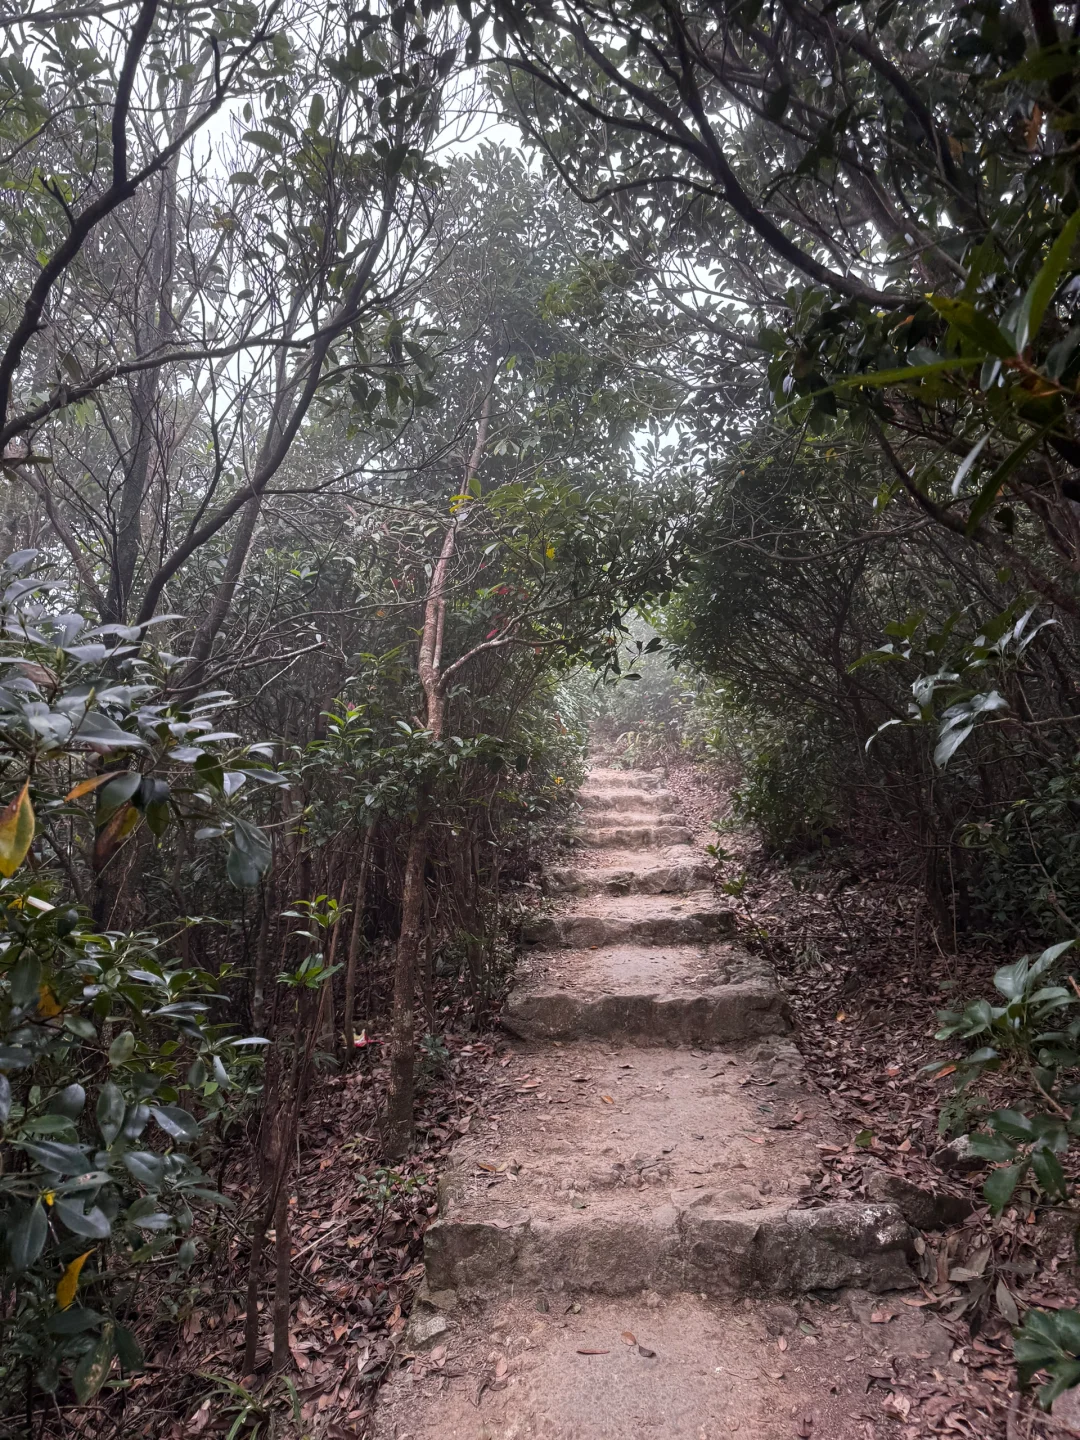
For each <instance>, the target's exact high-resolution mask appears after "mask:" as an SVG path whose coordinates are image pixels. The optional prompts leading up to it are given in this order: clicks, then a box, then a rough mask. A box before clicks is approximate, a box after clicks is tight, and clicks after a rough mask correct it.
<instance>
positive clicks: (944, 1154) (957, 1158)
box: [934, 1135, 986, 1175]
mask: <svg viewBox="0 0 1080 1440" xmlns="http://www.w3.org/2000/svg"><path fill="white" fill-rule="evenodd" d="M934 1160H935V1162H936V1163H937V1164H938V1165H940V1166H941V1168H942V1169H943V1170H956V1171H958V1172H959V1173H960V1174H962V1175H966V1174H968V1173H969V1172H970V1171H972V1170H982V1169H984V1168H985V1166H986V1161H985V1160H984V1159H983V1158H982V1156H981V1155H976V1154H975V1153H974V1151H973V1150H972V1148H971V1136H970V1135H958V1136H957V1137H956V1139H955V1140H950V1141H949V1143H948V1144H947V1145H943V1146H942V1147H941V1149H940V1150H938V1151H936V1152H935V1154H934Z"/></svg>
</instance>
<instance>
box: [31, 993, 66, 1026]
mask: <svg viewBox="0 0 1080 1440" xmlns="http://www.w3.org/2000/svg"><path fill="white" fill-rule="evenodd" d="M37 1008H38V1014H39V1015H40V1016H41V1018H42V1019H43V1020H51V1019H52V1017H53V1016H54V1015H59V1014H60V1011H61V1010H63V1008H64V1007H63V1006H62V1005H61V1004H60V1003H59V1002H58V1001H57V998H56V996H55V995H54V994H53V992H52V990H51V989H50V988H49V986H48V985H42V987H41V989H40V990H39V991H38V1002H37Z"/></svg>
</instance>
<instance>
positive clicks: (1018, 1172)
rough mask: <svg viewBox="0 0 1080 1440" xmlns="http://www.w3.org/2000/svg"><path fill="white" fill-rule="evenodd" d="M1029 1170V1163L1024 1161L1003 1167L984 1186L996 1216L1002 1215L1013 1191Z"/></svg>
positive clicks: (988, 1201) (984, 1192)
mask: <svg viewBox="0 0 1080 1440" xmlns="http://www.w3.org/2000/svg"><path fill="white" fill-rule="evenodd" d="M1027 1168H1028V1162H1027V1161H1026V1160H1023V1161H1021V1163H1020V1164H1019V1165H1006V1166H1003V1167H1002V1169H1000V1170H995V1171H994V1173H993V1174H992V1175H991V1176H989V1177H988V1179H987V1181H986V1184H985V1185H984V1186H983V1194H984V1195H985V1196H986V1200H987V1203H988V1204H989V1206H990V1209H991V1210H992V1211H993V1213H994V1214H995V1215H1000V1214H1001V1212H1002V1211H1003V1210H1004V1209H1005V1206H1006V1205H1007V1204H1008V1203H1009V1201H1010V1200H1011V1199H1012V1197H1013V1191H1014V1190H1015V1189H1016V1187H1017V1186H1018V1185H1019V1184H1020V1181H1021V1179H1022V1178H1023V1176H1024V1175H1025V1174H1026V1173H1027Z"/></svg>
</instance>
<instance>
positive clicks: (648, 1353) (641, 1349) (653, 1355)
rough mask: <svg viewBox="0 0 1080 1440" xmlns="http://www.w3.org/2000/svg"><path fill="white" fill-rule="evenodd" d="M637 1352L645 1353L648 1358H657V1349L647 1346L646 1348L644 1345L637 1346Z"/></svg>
mask: <svg viewBox="0 0 1080 1440" xmlns="http://www.w3.org/2000/svg"><path fill="white" fill-rule="evenodd" d="M637 1353H638V1354H639V1355H644V1356H645V1359H646V1360H655V1359H656V1351H655V1350H646V1348H645V1346H644V1345H639V1346H638V1347H637Z"/></svg>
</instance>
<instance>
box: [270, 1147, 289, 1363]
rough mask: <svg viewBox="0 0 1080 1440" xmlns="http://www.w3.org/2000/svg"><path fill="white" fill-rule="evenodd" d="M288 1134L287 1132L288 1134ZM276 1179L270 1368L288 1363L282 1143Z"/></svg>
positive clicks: (286, 1215) (285, 1177)
mask: <svg viewBox="0 0 1080 1440" xmlns="http://www.w3.org/2000/svg"><path fill="white" fill-rule="evenodd" d="M289 1138H290V1139H291V1138H292V1137H291V1136H290V1137H289ZM282 1151H283V1153H282V1155H281V1157H280V1162H279V1163H280V1166H281V1169H280V1171H279V1174H278V1177H277V1181H278V1191H277V1203H276V1204H275V1206H274V1258H275V1261H276V1264H275V1273H274V1369H275V1370H284V1369H286V1368H287V1367H288V1365H289V1361H290V1359H291V1356H290V1354H289V1316H290V1315H291V1313H292V1293H291V1280H292V1243H291V1240H290V1237H289V1172H290V1169H291V1166H292V1146H291V1145H290V1146H289V1147H288V1148H285V1147H284V1146H283V1147H282Z"/></svg>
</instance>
